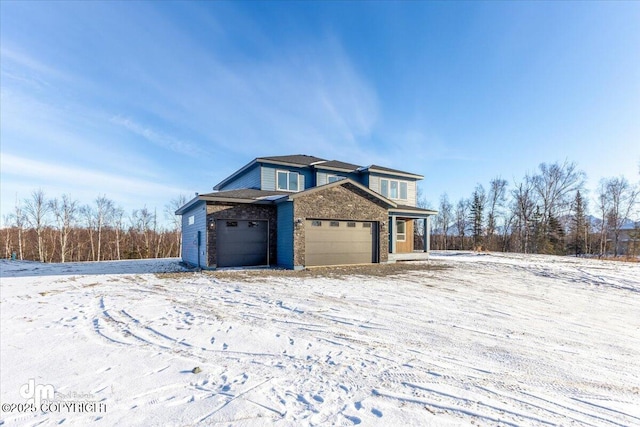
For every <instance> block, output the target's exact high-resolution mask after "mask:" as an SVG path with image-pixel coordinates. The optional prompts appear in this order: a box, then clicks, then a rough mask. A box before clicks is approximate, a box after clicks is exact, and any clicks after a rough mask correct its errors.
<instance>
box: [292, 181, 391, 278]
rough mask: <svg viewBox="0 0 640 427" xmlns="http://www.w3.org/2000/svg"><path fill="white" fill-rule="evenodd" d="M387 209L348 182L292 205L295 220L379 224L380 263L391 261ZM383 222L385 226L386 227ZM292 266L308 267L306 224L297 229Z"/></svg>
mask: <svg viewBox="0 0 640 427" xmlns="http://www.w3.org/2000/svg"><path fill="white" fill-rule="evenodd" d="M387 209H388V207H387V206H386V204H383V202H382V201H381V200H380V199H378V198H376V197H374V196H372V195H370V194H369V193H367V192H365V191H362V190H361V189H360V188H358V187H356V186H355V185H351V184H349V183H346V184H343V185H337V186H334V187H331V188H327V189H325V190H320V191H315V192H313V193H311V194H308V195H305V196H302V197H299V198H297V199H295V200H294V203H293V217H294V220H295V219H297V218H302V219H337V220H351V221H375V222H378V233H379V236H378V241H379V242H380V254H379V261H380V262H387V261H388V259H389V234H388V224H387V221H388V220H389V216H388V210H387ZM383 223H384V225H383ZM293 234H294V242H293V252H294V255H293V263H294V265H295V266H304V265H305V222H304V221H303V222H302V223H298V224H296V225H295V227H294V232H293Z"/></svg>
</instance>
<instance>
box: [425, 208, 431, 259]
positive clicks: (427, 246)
mask: <svg viewBox="0 0 640 427" xmlns="http://www.w3.org/2000/svg"><path fill="white" fill-rule="evenodd" d="M423 234H424V251H425V252H429V250H431V247H430V246H431V216H427V217H426V218H425V219H424V233H423Z"/></svg>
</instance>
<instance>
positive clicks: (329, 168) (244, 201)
mask: <svg viewBox="0 0 640 427" xmlns="http://www.w3.org/2000/svg"><path fill="white" fill-rule="evenodd" d="M421 179H423V176H421V175H417V174H413V173H409V172H403V171H399V170H395V169H389V168H385V167H381V166H375V165H372V166H366V167H363V166H358V165H354V164H350V163H345V162H340V161H337V160H325V159H321V158H318V157H313V156H308V155H290V156H276V157H259V158H256V159H254V160H252V161H251V162H249V163H248V164H246V165H245V166H244V167H242V168H240V169H239V170H237V171H236V172H234V173H233V174H231V175H230V176H229V177H227V178H225V179H224V180H222V181H221V182H220V183H219V184H217V185H216V186H215V187H213V189H214V190H216V191H214V192H213V193H208V194H198V195H196V197H195V198H194V199H192V200H191V201H189V202H188V203H187V204H185V205H184V206H182V207H181V208H180V209H178V210H177V211H176V214H177V215H181V216H182V259H183V261H184V262H186V263H188V264H190V265H195V266H199V267H201V268H217V267H233V266H251V265H255V266H257V265H279V266H282V267H286V268H293V269H301V268H304V267H308V266H318V265H338V264H364V263H384V262H388V260H389V253H400V252H413V249H414V237H413V236H414V222H415V220H420V221H421V223H420V225H421V226H422V227H424V230H426V232H425V233H423V234H424V244H423V245H422V247H423V248H424V251H428V250H429V228H430V227H429V220H430V217H431V216H433V215H435V214H436V213H437V212H435V211H432V210H428V209H421V208H418V207H417V206H416V204H417V182H418V181H420V180H421Z"/></svg>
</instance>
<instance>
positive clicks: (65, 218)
mask: <svg viewBox="0 0 640 427" xmlns="http://www.w3.org/2000/svg"><path fill="white" fill-rule="evenodd" d="M49 203H50V207H51V211H52V212H53V216H54V218H55V222H56V226H57V229H58V241H59V243H60V262H66V260H67V254H68V252H69V236H70V235H71V232H72V231H73V226H74V223H75V221H76V217H77V214H78V202H77V201H76V200H71V198H70V196H68V195H66V194H64V195H63V196H62V200H61V201H58V199H53V200H51V201H50V202H49Z"/></svg>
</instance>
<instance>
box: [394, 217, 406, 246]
mask: <svg viewBox="0 0 640 427" xmlns="http://www.w3.org/2000/svg"><path fill="white" fill-rule="evenodd" d="M406 226H407V223H406V222H404V221H396V240H397V241H398V242H404V241H406V240H407V229H406V228H405V227H406Z"/></svg>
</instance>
